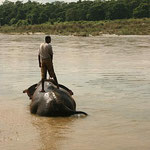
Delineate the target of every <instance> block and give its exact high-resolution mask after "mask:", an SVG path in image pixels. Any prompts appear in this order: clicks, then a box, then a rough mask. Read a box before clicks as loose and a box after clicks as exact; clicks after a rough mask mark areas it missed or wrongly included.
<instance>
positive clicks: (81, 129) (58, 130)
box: [0, 34, 150, 150]
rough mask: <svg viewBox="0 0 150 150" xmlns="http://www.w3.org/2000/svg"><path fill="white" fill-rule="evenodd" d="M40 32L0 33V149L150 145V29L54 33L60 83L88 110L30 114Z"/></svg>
mask: <svg viewBox="0 0 150 150" xmlns="http://www.w3.org/2000/svg"><path fill="white" fill-rule="evenodd" d="M43 39H44V35H3V34H1V35H0V150H19V149H21V150H149V149H150V144H149V141H150V100H149V97H150V42H149V41H150V36H101V37H72V36H68V37H65V36H52V45H53V50H54V67H55V72H56V75H57V78H58V81H59V83H61V84H64V85H66V86H68V87H69V88H71V89H72V90H73V91H74V98H75V100H76V103H77V110H82V111H85V112H87V113H88V114H89V116H88V117H79V116H72V117H67V118H61V117H58V118H44V117H38V116H35V115H31V114H30V112H29V103H30V101H29V100H28V97H27V96H26V95H25V94H23V93H22V91H23V90H24V89H25V88H27V87H28V86H30V85H32V84H34V83H37V82H38V81H39V80H40V69H39V67H38V61H37V51H38V48H39V45H40V43H41V42H43Z"/></svg>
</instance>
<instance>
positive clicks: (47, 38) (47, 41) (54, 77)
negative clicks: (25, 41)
mask: <svg viewBox="0 0 150 150" xmlns="http://www.w3.org/2000/svg"><path fill="white" fill-rule="evenodd" d="M45 42H46V43H47V44H49V43H50V42H51V37H50V36H48V37H46V38H45ZM38 60H39V67H40V68H41V61H40V60H41V58H40V55H38ZM51 61H52V62H53V55H51ZM53 79H54V81H55V84H56V86H57V88H58V89H59V85H58V81H57V78H56V75H55V73H54V76H53ZM44 80H45V79H43V78H42V80H41V81H42V90H41V92H45V90H44Z"/></svg>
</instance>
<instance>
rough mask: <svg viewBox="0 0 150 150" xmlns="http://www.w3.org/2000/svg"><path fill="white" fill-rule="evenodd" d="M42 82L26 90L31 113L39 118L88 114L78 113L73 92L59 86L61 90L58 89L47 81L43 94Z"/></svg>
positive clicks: (52, 82) (51, 81) (50, 81)
mask: <svg viewBox="0 0 150 150" xmlns="http://www.w3.org/2000/svg"><path fill="white" fill-rule="evenodd" d="M41 88H42V83H41V81H40V82H39V83H37V84H34V85H32V86H30V87H29V88H28V89H26V90H24V91H23V93H27V95H28V96H29V98H30V99H31V103H30V112H31V113H32V114H37V115H39V116H50V117H56V116H60V117H61V116H71V115H75V114H83V115H86V116H87V113H85V112H83V111H76V103H75V100H74V99H73V97H72V95H73V92H72V91H71V90H70V89H68V88H67V87H65V86H64V85H61V84H59V89H58V88H57V87H56V85H55V83H54V81H53V80H50V79H49V80H45V84H44V89H45V92H41V91H40V90H41Z"/></svg>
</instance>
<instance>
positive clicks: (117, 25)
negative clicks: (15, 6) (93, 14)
mask: <svg viewBox="0 0 150 150" xmlns="http://www.w3.org/2000/svg"><path fill="white" fill-rule="evenodd" d="M0 33H4V34H27V35H33V34H50V35H62V36H68V35H69V36H83V37H88V36H103V35H118V36H119V35H150V18H144V19H122V20H111V21H110V20H105V21H73V22H59V23H58V22H56V23H54V24H50V23H46V24H39V25H28V26H16V25H14V26H8V25H5V26H0Z"/></svg>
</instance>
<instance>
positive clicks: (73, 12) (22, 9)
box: [0, 0, 150, 26]
mask: <svg viewBox="0 0 150 150" xmlns="http://www.w3.org/2000/svg"><path fill="white" fill-rule="evenodd" d="M128 18H150V0H107V1H106V0H95V1H88V0H87V1H81V0H79V1H78V2H70V3H66V2H60V1H55V2H52V3H46V4H42V3H38V2H35V1H33V2H31V1H30V0H29V1H28V2H26V3H23V2H21V1H17V2H10V1H8V0H5V1H4V2H3V4H2V5H0V25H1V26H2V25H19V26H20V25H34V24H42V23H46V22H49V23H51V24H53V23H54V22H64V21H99V20H114V19H128Z"/></svg>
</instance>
